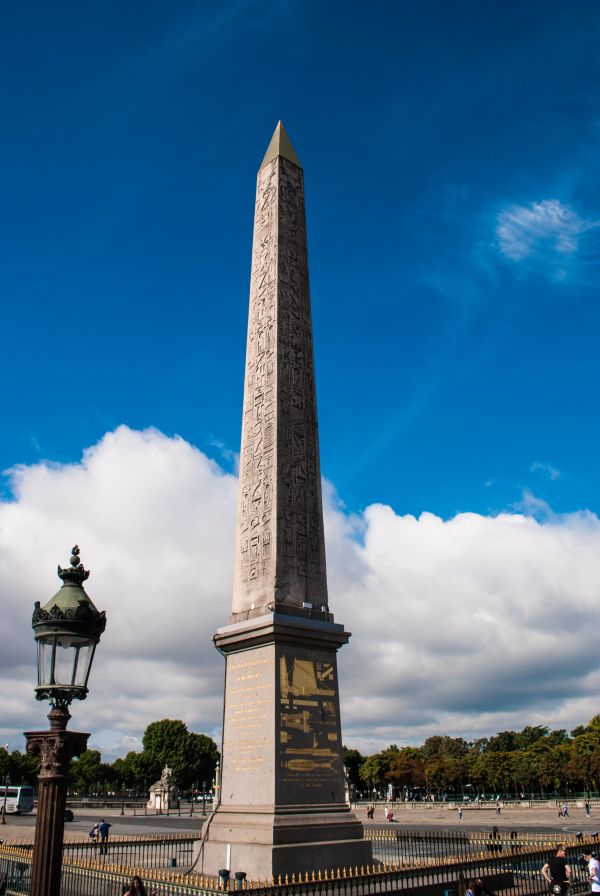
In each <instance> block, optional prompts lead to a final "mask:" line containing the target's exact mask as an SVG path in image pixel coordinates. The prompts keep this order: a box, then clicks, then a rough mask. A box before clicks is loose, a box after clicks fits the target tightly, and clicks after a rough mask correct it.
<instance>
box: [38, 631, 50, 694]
mask: <svg viewBox="0 0 600 896" xmlns="http://www.w3.org/2000/svg"><path fill="white" fill-rule="evenodd" d="M51 664H52V644H51V643H49V642H48V641H43V640H40V641H38V685H44V684H48V683H49V682H50V676H51V672H52V668H51Z"/></svg>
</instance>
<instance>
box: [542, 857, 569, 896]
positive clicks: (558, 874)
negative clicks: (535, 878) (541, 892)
mask: <svg viewBox="0 0 600 896" xmlns="http://www.w3.org/2000/svg"><path fill="white" fill-rule="evenodd" d="M542 877H543V878H544V880H545V881H546V883H547V884H548V887H549V888H550V893H551V894H552V896H564V894H565V893H566V892H567V888H568V887H569V886H570V884H571V882H572V880H573V869H572V868H571V866H570V865H569V863H568V862H567V851H566V849H565V847H564V846H559V847H558V849H557V850H556V855H555V856H552V858H551V859H549V860H548V861H547V862H546V864H545V865H544V866H543V868H542Z"/></svg>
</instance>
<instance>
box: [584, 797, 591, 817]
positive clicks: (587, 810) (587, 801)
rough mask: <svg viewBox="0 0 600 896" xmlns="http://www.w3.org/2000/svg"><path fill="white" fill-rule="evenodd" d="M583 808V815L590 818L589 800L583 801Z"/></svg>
mask: <svg viewBox="0 0 600 896" xmlns="http://www.w3.org/2000/svg"><path fill="white" fill-rule="evenodd" d="M583 808H584V809H585V814H586V815H587V817H588V818H589V817H590V801H589V800H586V801H585V803H584V804H583Z"/></svg>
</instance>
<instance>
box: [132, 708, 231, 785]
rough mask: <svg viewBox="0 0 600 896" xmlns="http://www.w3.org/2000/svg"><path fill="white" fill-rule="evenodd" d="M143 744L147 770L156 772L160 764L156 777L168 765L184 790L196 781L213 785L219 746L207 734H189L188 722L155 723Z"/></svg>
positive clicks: (145, 735)
mask: <svg viewBox="0 0 600 896" xmlns="http://www.w3.org/2000/svg"><path fill="white" fill-rule="evenodd" d="M142 744H143V747H144V751H143V752H144V754H146V758H145V759H144V760H143V761H144V762H145V763H147V767H153V768H155V769H156V765H158V770H157V777H158V774H160V769H163V768H164V767H165V766H168V767H169V768H170V769H171V770H172V775H173V780H174V782H175V783H176V784H177V785H178V786H179V787H180V788H181V789H182V790H188V789H189V788H190V787H191V786H192V785H193V784H194V783H195V782H198V783H201V782H203V781H204V782H206V783H207V784H208V783H209V782H212V779H213V775H214V772H215V767H216V764H217V760H218V758H219V752H218V750H217V745H216V744H215V742H214V740H213V739H212V738H211V737H208V736H207V735H206V734H194V733H191V732H189V731H188V729H187V726H186V724H185V722H181V721H179V720H173V719H163V720H162V721H160V722H152V723H151V724H150V725H148V727H147V728H146V730H145V732H144V736H143V738H142ZM152 763H155V765H154V766H152Z"/></svg>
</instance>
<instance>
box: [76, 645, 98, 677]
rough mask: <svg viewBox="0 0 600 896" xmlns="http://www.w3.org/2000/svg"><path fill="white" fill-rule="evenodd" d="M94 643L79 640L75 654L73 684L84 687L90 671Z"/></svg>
mask: <svg viewBox="0 0 600 896" xmlns="http://www.w3.org/2000/svg"><path fill="white" fill-rule="evenodd" d="M95 646H96V645H95V644H94V642H93V641H81V642H80V646H79V651H78V656H77V669H76V670H75V684H77V685H79V686H80V687H85V685H86V682H87V677H88V674H89V671H90V665H91V662H92V657H93V656H94V648H95Z"/></svg>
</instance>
